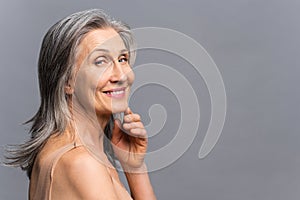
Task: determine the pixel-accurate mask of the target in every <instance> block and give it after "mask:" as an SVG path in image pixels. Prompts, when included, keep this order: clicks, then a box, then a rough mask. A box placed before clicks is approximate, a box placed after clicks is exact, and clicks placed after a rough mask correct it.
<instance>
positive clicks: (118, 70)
mask: <svg viewBox="0 0 300 200" xmlns="http://www.w3.org/2000/svg"><path fill="white" fill-rule="evenodd" d="M126 81H127V74H126V73H124V70H123V69H122V65H121V64H120V63H119V62H118V61H116V62H114V63H113V67H112V73H111V77H110V82H112V83H118V84H123V83H124V82H126Z"/></svg>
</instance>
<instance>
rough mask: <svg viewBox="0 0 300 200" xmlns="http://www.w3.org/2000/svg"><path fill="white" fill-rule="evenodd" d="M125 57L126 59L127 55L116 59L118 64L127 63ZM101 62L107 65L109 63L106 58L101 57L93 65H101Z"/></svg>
mask: <svg viewBox="0 0 300 200" xmlns="http://www.w3.org/2000/svg"><path fill="white" fill-rule="evenodd" d="M127 57H128V56H127V55H122V56H121V58H119V59H118V62H119V63H128V58H127ZM100 58H101V59H100ZM99 59H100V60H99ZM103 62H106V63H108V62H109V61H108V59H107V58H106V57H104V56H101V57H99V58H97V60H96V61H95V65H102V64H103Z"/></svg>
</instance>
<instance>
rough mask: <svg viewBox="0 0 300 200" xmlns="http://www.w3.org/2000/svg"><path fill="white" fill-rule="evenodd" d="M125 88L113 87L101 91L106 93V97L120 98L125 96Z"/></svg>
mask: <svg viewBox="0 0 300 200" xmlns="http://www.w3.org/2000/svg"><path fill="white" fill-rule="evenodd" d="M125 89H126V88H125V87H123V88H115V89H111V90H106V91H103V93H104V94H106V96H108V97H112V98H122V97H124V96H125Z"/></svg>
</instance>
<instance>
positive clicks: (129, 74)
mask: <svg viewBox="0 0 300 200" xmlns="http://www.w3.org/2000/svg"><path fill="white" fill-rule="evenodd" d="M127 78H128V84H129V85H131V84H132V83H133V81H134V78H135V75H134V72H133V70H132V69H131V68H130V70H128V72H127Z"/></svg>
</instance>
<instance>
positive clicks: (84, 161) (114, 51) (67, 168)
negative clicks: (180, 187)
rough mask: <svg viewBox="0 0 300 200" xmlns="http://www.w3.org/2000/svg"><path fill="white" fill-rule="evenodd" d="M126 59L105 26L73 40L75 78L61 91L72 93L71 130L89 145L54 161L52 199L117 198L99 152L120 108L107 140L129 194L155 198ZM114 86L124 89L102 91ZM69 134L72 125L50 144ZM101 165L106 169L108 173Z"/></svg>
mask: <svg viewBox="0 0 300 200" xmlns="http://www.w3.org/2000/svg"><path fill="white" fill-rule="evenodd" d="M128 60H129V54H128V52H127V51H126V48H125V45H124V43H123V41H122V39H121V38H120V36H119V35H118V33H117V32H116V31H115V30H113V29H111V28H107V29H97V30H93V31H91V32H89V33H87V35H86V36H85V37H84V39H83V40H82V41H81V43H80V44H79V47H78V50H77V54H76V62H75V63H76V66H75V69H76V73H75V77H76V78H74V79H73V80H70V82H69V83H68V84H67V85H66V88H65V91H66V93H68V94H69V95H73V98H72V102H70V105H69V106H70V109H71V110H72V114H73V121H74V125H75V130H76V132H77V133H78V135H79V136H80V137H81V140H82V141H84V143H85V144H87V145H89V146H91V148H90V149H89V151H87V150H86V148H75V149H74V150H72V151H69V152H67V153H65V154H64V155H63V156H62V158H61V159H60V160H59V161H58V163H57V165H56V168H55V171H54V177H55V178H54V182H53V188H52V192H53V195H52V198H53V199H61V198H62V194H63V195H64V197H63V198H64V199H112V200H113V199H119V197H118V196H117V192H116V191H114V187H113V184H114V183H112V181H111V176H112V177H113V178H114V179H115V180H117V181H118V182H119V183H120V184H121V182H120V181H119V178H118V175H117V172H116V170H115V169H114V168H113V167H112V166H111V164H110V163H109V161H108V160H107V158H106V156H105V155H104V151H103V131H102V130H103V129H104V127H105V125H106V124H107V123H108V121H109V119H110V116H111V113H117V112H124V123H123V125H121V124H120V122H119V121H118V120H115V121H114V128H113V132H112V133H113V136H112V140H111V142H112V145H113V149H114V152H115V155H116V156H117V158H118V159H119V160H120V163H121V165H122V167H123V168H124V170H125V175H126V178H127V180H128V184H129V187H130V190H131V194H132V197H133V198H134V199H149V200H150V199H151V200H152V199H156V198H155V195H154V192H153V189H152V186H151V183H150V180H149V176H148V174H147V168H146V165H145V163H144V156H145V153H146V150H147V144H148V140H147V132H146V130H145V128H144V125H143V123H142V122H141V117H140V116H139V115H138V114H136V113H133V112H132V111H131V109H130V108H129V107H128V96H129V92H130V86H131V85H132V83H133V81H134V74H133V72H132V69H131V66H130V65H129V63H128ZM116 88H117V89H118V90H120V88H121V89H122V91H123V92H124V93H122V94H121V95H120V94H119V95H116V96H112V95H111V94H109V93H108V92H107V91H111V90H113V89H116ZM121 127H122V128H121ZM70 135H72V129H67V130H66V133H64V134H63V135H62V136H57V137H54V139H53V143H55V140H60V141H64V140H65V138H66V137H67V138H72V136H70ZM59 137H62V138H60V139H59ZM55 138H56V139H55ZM57 138H58V139H57ZM66 143H67V142H66ZM47 146H49V148H50V147H51V139H50V140H49V144H46V146H45V149H47ZM52 147H53V144H52ZM45 151H46V150H45ZM99 161H100V162H99ZM105 165H106V166H109V167H110V168H109V170H110V173H109V172H108V171H107V168H106V167H105Z"/></svg>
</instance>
